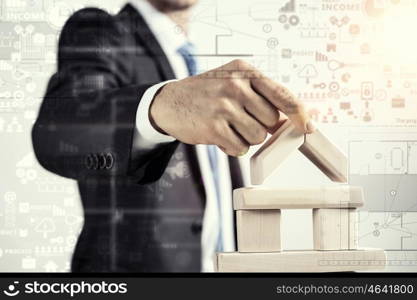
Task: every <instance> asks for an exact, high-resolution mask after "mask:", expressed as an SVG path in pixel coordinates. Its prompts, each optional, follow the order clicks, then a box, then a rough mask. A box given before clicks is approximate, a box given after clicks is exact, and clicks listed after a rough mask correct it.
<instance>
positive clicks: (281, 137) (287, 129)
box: [250, 121, 304, 184]
mask: <svg viewBox="0 0 417 300" xmlns="http://www.w3.org/2000/svg"><path fill="white" fill-rule="evenodd" d="M303 143H304V134H303V133H300V132H298V131H297V129H296V128H295V127H294V125H293V124H291V122H290V121H286V122H285V123H284V124H283V125H282V126H281V127H280V128H279V129H278V130H277V131H276V132H275V133H274V134H273V135H272V136H271V137H270V138H269V139H268V140H267V141H266V142H265V143H264V144H263V145H262V146H261V147H260V148H259V149H258V151H256V153H255V154H254V155H253V156H252V157H251V159H250V172H251V181H252V184H262V183H263V182H264V180H265V179H266V178H267V177H268V176H269V175H271V173H272V172H273V171H274V170H275V169H276V168H277V167H278V166H279V165H280V164H281V163H282V162H283V161H284V160H285V159H286V158H287V157H288V156H289V155H290V154H291V153H293V152H294V151H296V150H297V149H298V148H299V147H300V146H301V145H302V144H303Z"/></svg>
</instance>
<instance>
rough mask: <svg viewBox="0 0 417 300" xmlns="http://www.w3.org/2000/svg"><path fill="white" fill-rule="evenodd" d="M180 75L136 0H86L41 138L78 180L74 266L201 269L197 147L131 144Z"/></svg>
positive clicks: (70, 25) (40, 126)
mask: <svg viewBox="0 0 417 300" xmlns="http://www.w3.org/2000/svg"><path fill="white" fill-rule="evenodd" d="M172 78H174V73H173V71H172V69H171V67H170V65H169V63H168V60H167V58H166V56H165V54H164V53H163V51H162V49H161V47H160V45H159V44H158V43H157V41H156V39H155V37H154V36H153V34H152V33H151V31H150V29H149V28H148V26H147V25H146V23H145V22H144V20H143V18H142V17H141V15H140V14H139V13H138V12H137V11H136V10H135V9H134V8H133V7H132V6H131V5H129V4H128V5H126V6H125V7H124V8H123V9H122V10H121V11H120V12H119V14H117V15H116V16H112V15H109V14H108V13H106V12H104V11H102V10H99V9H95V8H88V9H83V10H80V11H78V12H76V13H75V14H74V15H73V16H72V17H71V18H70V19H69V20H68V21H67V23H66V24H65V26H64V28H63V30H62V32H61V36H60V40H59V49H58V67H57V73H56V74H55V75H53V76H52V78H51V80H50V82H49V84H48V88H47V92H46V95H45V98H44V101H43V103H42V106H41V109H40V112H39V117H38V119H37V121H36V123H35V125H34V127H33V131H32V139H33V146H34V150H35V153H36V156H37V158H38V160H39V162H40V164H41V165H42V166H43V167H44V168H46V169H47V170H49V171H51V172H54V173H56V174H58V175H61V176H65V177H68V178H73V179H76V180H77V181H78V186H79V191H80V194H81V199H82V204H83V207H84V218H85V223H84V227H83V230H82V232H81V235H80V237H79V239H78V243H77V245H76V249H75V252H74V255H73V260H72V271H74V272H131V271H133V272H193V271H196V272H198V271H200V268H201V265H200V259H201V246H200V240H201V227H202V217H203V212H204V206H205V195H204V187H203V182H202V178H201V174H200V171H199V169H198V162H197V160H196V154H195V152H194V150H193V149H194V148H193V147H192V146H190V145H185V144H182V143H179V142H172V143H168V144H163V145H161V146H159V147H158V148H156V149H154V150H152V151H140V152H139V154H138V155H135V156H134V157H133V156H132V153H131V150H132V138H133V132H134V128H135V122H136V110H137V106H138V104H139V101H140V99H141V97H142V95H143V93H144V92H145V90H146V89H147V88H148V87H149V86H151V85H153V84H155V83H158V82H161V81H164V80H168V79H172ZM229 161H230V163H231V166H232V167H231V172H232V179H233V181H232V182H233V186H234V187H238V186H240V185H241V176H240V173H239V170H238V165H237V161H236V160H234V159H230V160H229Z"/></svg>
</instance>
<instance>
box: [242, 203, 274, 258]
mask: <svg viewBox="0 0 417 300" xmlns="http://www.w3.org/2000/svg"><path fill="white" fill-rule="evenodd" d="M236 225H237V247H238V251H239V252H274V251H281V211H280V210H279V209H277V210H275V209H271V210H239V211H237V212H236Z"/></svg>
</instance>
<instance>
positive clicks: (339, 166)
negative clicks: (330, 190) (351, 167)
mask: <svg viewBox="0 0 417 300" xmlns="http://www.w3.org/2000/svg"><path fill="white" fill-rule="evenodd" d="M300 151H301V153H303V154H304V155H305V156H306V157H307V158H308V159H309V160H310V161H311V162H312V163H313V164H315V165H316V166H317V167H318V168H319V169H320V170H321V171H322V172H323V173H324V174H326V175H327V176H328V177H329V178H330V179H331V180H333V181H337V182H347V173H348V162H347V157H346V155H345V154H344V153H343V152H342V151H340V150H339V148H338V147H336V145H335V144H333V143H332V142H331V141H330V140H329V139H328V138H327V137H326V136H325V135H324V134H323V133H322V132H321V131H320V130H316V131H315V132H313V133H312V134H306V136H305V141H304V144H303V145H301V147H300Z"/></svg>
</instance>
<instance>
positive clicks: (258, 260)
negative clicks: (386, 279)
mask: <svg viewBox="0 0 417 300" xmlns="http://www.w3.org/2000/svg"><path fill="white" fill-rule="evenodd" d="M385 264H386V255H385V252H384V250H381V249H358V250H341V251H314V250H307V251H282V252H271V253H239V252H224V253H217V255H216V256H215V259H214V265H215V270H216V271H217V272H350V271H371V270H372V271H375V270H383V269H384V267H385Z"/></svg>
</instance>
